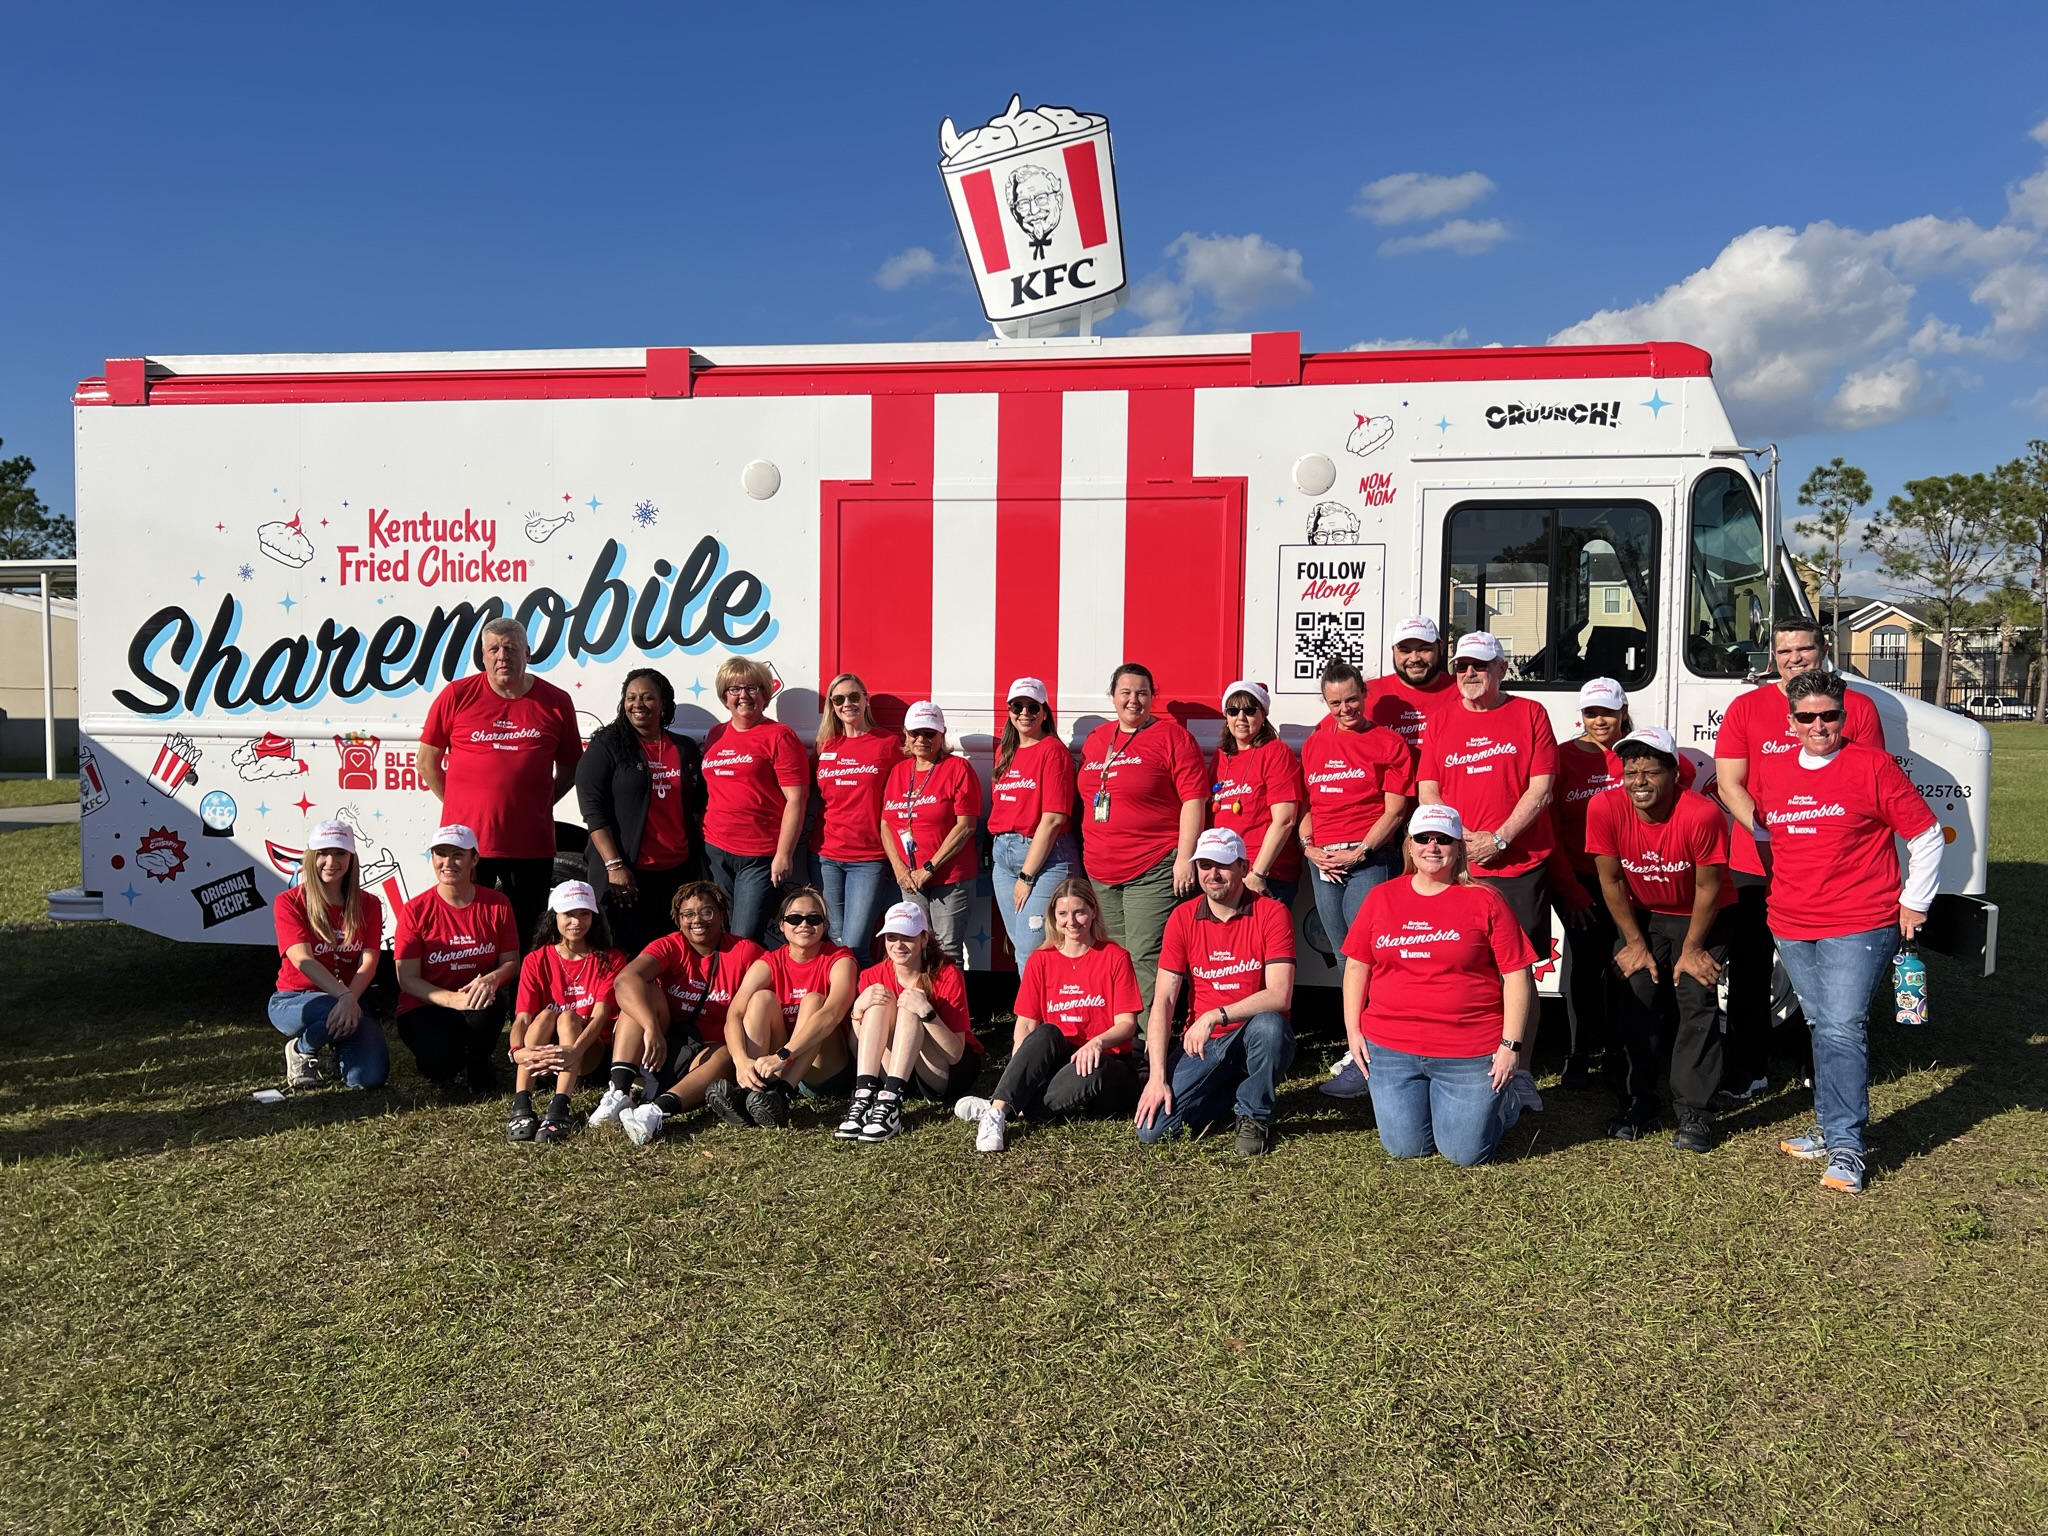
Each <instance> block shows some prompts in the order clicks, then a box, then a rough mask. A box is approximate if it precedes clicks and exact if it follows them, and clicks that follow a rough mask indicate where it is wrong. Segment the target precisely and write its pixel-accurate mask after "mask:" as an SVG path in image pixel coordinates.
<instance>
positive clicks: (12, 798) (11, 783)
mask: <svg viewBox="0 0 2048 1536" xmlns="http://www.w3.org/2000/svg"><path fill="white" fill-rule="evenodd" d="M77 798H78V780H77V779H0V808H5V807H8V806H16V805H64V804H66V803H68V802H70V801H73V800H76V799H77Z"/></svg>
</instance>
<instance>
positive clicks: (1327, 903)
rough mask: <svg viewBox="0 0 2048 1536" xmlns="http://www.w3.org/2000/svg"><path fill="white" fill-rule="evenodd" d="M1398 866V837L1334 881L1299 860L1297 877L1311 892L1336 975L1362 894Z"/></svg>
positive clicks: (1362, 902) (1339, 969) (1339, 972)
mask: <svg viewBox="0 0 2048 1536" xmlns="http://www.w3.org/2000/svg"><path fill="white" fill-rule="evenodd" d="M1400 867H1401V845H1400V843H1399V842H1398V841H1396V842H1394V843H1390V844H1388V846H1386V847H1385V848H1381V849H1379V850H1377V851H1376V852H1374V853H1372V854H1370V855H1368V856H1367V858H1366V860H1365V862H1364V863H1362V864H1360V865H1359V866H1358V868H1356V869H1354V870H1352V871H1351V873H1350V874H1348V875H1346V876H1345V877H1344V878H1343V879H1341V880H1338V881H1336V882H1334V883H1333V882H1331V881H1328V880H1325V879H1324V878H1323V875H1322V871H1321V870H1319V869H1317V868H1316V867H1315V865H1313V864H1311V863H1309V862H1308V861H1307V860H1306V859H1304V860H1303V861H1302V868H1301V878H1302V879H1304V880H1306V881H1307V882H1308V885H1309V889H1310V890H1312V891H1314V892H1315V897H1316V916H1317V917H1319V918H1321V919H1322V920H1323V936H1324V937H1325V938H1327V939H1328V940H1329V941H1330V951H1331V953H1332V954H1334V955H1336V957H1337V974H1338V976H1339V977H1342V976H1343V974H1344V936H1345V935H1346V934H1347V933H1349V932H1350V931H1351V924H1352V923H1353V922H1354V921H1355V920H1356V919H1357V917H1358V909H1359V908H1360V907H1362V906H1364V905H1365V898H1366V897H1368V896H1370V895H1371V894H1372V888H1373V887H1374V886H1376V885H1378V884H1379V883H1380V882H1381V881H1382V880H1385V879H1387V878H1388V877H1389V876H1390V875H1392V874H1394V873H1395V872H1396V871H1397V870H1399V869H1400Z"/></svg>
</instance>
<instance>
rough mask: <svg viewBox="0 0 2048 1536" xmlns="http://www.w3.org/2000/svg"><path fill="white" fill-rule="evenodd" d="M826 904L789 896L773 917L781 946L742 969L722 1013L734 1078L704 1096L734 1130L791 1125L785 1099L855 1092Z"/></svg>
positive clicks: (846, 1005) (843, 965) (810, 893)
mask: <svg viewBox="0 0 2048 1536" xmlns="http://www.w3.org/2000/svg"><path fill="white" fill-rule="evenodd" d="M826 921H827V919H826V916H825V898H824V896H823V894H822V893H820V892H819V891H818V890H817V889H816V888H815V887H813V886H808V885H800V886H797V887H796V888H795V889H793V890H791V891H789V892H787V893H786V894H785V895H784V896H783V898H782V902H781V909H780V911H779V912H778V913H777V923H778V925H779V926H780V928H781V929H782V936H783V940H784V942H783V944H782V946H781V947H780V948H778V949H772V950H770V951H769V952H768V953H767V955H765V956H764V957H763V958H761V959H759V960H756V961H755V962H754V963H753V964H752V965H750V966H748V967H747V974H746V979H745V980H744V981H742V982H741V983H740V990H739V992H738V994H737V995H736V996H735V997H734V998H733V1000H732V1006H731V1007H730V1008H728V1009H727V1010H726V1015H725V1044H726V1049H727V1050H729V1051H731V1052H732V1069H733V1075H732V1076H731V1077H729V1078H726V1077H721V1078H719V1079H718V1080H717V1081H716V1082H714V1083H712V1084H711V1085H710V1087H708V1088H707V1089H706V1090H705V1093H704V1102H705V1103H706V1104H708V1105H709V1106H710V1107H711V1112H712V1113H713V1114H715V1115H717V1116H718V1118H719V1119H721V1120H723V1121H724V1122H725V1123H726V1124H727V1125H730V1126H733V1127H735V1128H744V1127H747V1126H760V1127H763V1128H764V1129H766V1128H780V1127H782V1126H785V1125H788V1124H789V1096H790V1095H791V1094H792V1093H801V1094H803V1095H804V1096H805V1097H807V1098H837V1097H839V1096H840V1095H842V1094H850V1093H851V1092H852V1091H853V1056H852V1052H851V1050H850V1049H849V1047H850V1045H851V1041H852V1029H851V1028H850V1026H849V1023H848V1016H849V1015H850V1014H851V1013H852V1011H853V994H854V981H855V977H856V975H857V973H858V971H859V967H858V966H857V965H856V964H855V963H854V959H853V952H852V951H851V950H848V949H843V948H841V947H840V946H839V945H837V944H834V943H833V942H832V941H831V940H830V939H828V938H826V936H825V924H826Z"/></svg>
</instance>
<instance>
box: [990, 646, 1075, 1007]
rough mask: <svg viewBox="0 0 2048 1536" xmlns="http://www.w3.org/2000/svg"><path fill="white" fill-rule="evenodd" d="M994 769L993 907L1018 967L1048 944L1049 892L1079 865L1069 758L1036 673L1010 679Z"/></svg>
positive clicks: (992, 830) (991, 795)
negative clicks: (1074, 832) (1047, 904)
mask: <svg viewBox="0 0 2048 1536" xmlns="http://www.w3.org/2000/svg"><path fill="white" fill-rule="evenodd" d="M995 766H996V772H995V782H994V784H993V786H992V787H991V788H990V790H989V795H988V833H989V842H990V845H991V850H990V851H991V853H992V855H993V861H994V866H995V874H994V880H993V884H994V887H995V908H996V915H997V916H998V917H1000V918H1002V920H1003V929H1004V931H1005V932H1006V933H1007V934H1008V935H1009V937H1010V952H1011V954H1013V955H1014V956H1016V959H1017V965H1018V968H1019V969H1020V970H1021V969H1022V968H1023V965H1024V957H1025V956H1026V955H1029V954H1030V953H1031V952H1032V951H1033V950H1034V949H1036V948H1038V946H1039V945H1040V944H1042V943H1043V942H1044V941H1045V909H1046V899H1047V896H1046V893H1047V892H1049V891H1051V890H1052V889H1053V888H1054V887H1056V886H1057V885H1059V883H1060V882H1061V881H1063V880H1065V879H1066V878H1067V876H1068V875H1070V874H1071V873H1073V871H1074V870H1075V869H1076V868H1077V867H1079V865H1080V862H1081V854H1080V850H1079V849H1078V848H1076V847H1075V845H1074V835H1073V832H1072V830H1071V829H1070V825H1069V824H1070V823H1071V821H1072V820H1073V808H1074V759H1073V755H1072V754H1071V753H1069V752H1068V751H1067V744H1066V743H1065V742H1064V741H1061V740H1060V733H1059V724H1058V722H1057V721H1055V720H1054V719H1053V714H1052V703H1051V699H1050V696H1049V695H1048V694H1047V692H1046V687H1045V684H1044V683H1042V682H1040V681H1039V680H1038V679H1037V678H1035V677H1020V678H1018V679H1017V680H1016V681H1015V682H1013V683H1012V684H1010V691H1009V718H1008V719H1007V720H1006V721H1004V723H1003V736H1002V740H1001V742H999V743H998V744H997V746H996V765H995Z"/></svg>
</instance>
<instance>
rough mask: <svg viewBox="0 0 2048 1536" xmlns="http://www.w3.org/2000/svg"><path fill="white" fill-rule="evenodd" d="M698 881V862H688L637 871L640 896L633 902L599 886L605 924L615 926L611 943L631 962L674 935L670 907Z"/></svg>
mask: <svg viewBox="0 0 2048 1536" xmlns="http://www.w3.org/2000/svg"><path fill="white" fill-rule="evenodd" d="M696 878H698V876H697V865H696V861H695V860H688V861H685V862H684V863H681V864H678V865H677V866H676V867H675V868H674V869H636V870H634V871H633V884H634V885H635V887H637V888H638V892H639V894H638V895H636V896H635V897H634V898H633V900H631V901H627V900H625V899H623V898H622V897H619V896H617V895H613V894H609V893H610V892H611V891H613V890H614V889H615V888H614V887H611V886H605V885H600V886H599V887H598V888H597V893H598V895H600V896H603V897H604V899H605V901H604V915H605V921H606V922H608V923H610V924H611V925H612V943H613V944H614V945H615V946H616V947H617V949H618V950H619V952H620V953H621V954H623V955H624V956H625V957H626V958H627V959H628V960H631V959H632V958H633V957H634V956H635V955H637V954H639V953H640V951H641V950H643V949H645V948H646V947H647V946H648V945H650V944H652V943H653V942H654V941H655V940H656V939H658V938H660V937H661V936H662V935H663V934H668V933H674V932H675V931H676V924H675V919H674V918H673V917H671V916H670V915H669V908H670V907H672V906H674V905H675V900H676V892H677V891H679V890H681V889H682V888H683V887H684V886H685V885H687V884H688V883H689V882H690V881H692V880H694V879H696Z"/></svg>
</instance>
